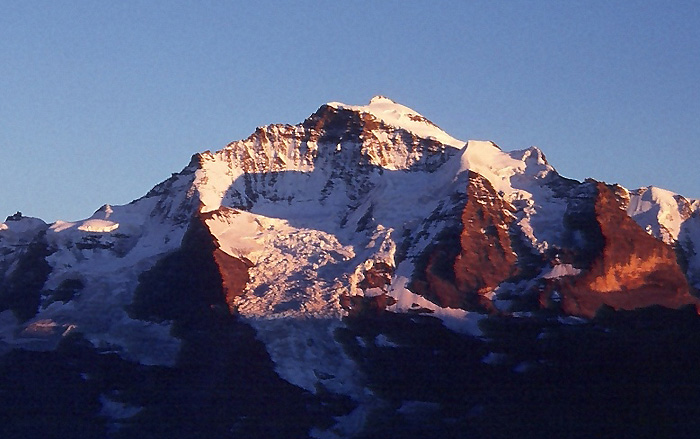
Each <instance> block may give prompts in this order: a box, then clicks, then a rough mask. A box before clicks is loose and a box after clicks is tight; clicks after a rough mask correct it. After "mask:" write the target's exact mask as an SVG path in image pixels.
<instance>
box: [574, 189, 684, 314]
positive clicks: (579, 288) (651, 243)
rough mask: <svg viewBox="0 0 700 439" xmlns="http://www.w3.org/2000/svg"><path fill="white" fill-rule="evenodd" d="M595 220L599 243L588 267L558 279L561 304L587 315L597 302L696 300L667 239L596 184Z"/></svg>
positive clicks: (625, 304)
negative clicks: (642, 224) (653, 233)
mask: <svg viewBox="0 0 700 439" xmlns="http://www.w3.org/2000/svg"><path fill="white" fill-rule="evenodd" d="M596 189H597V195H596V197H595V200H594V204H595V205H594V211H595V222H591V224H595V225H597V227H599V228H600V233H601V234H602V238H603V246H602V249H601V251H600V253H599V254H598V255H596V256H594V257H593V259H592V261H591V263H590V267H589V269H588V270H584V271H583V273H582V274H581V275H580V276H577V277H575V278H573V279H569V280H565V281H562V283H561V285H560V288H561V293H562V309H563V311H564V312H566V313H567V314H574V315H581V316H585V317H592V316H593V315H594V314H595V312H596V311H597V310H598V309H599V308H600V307H601V306H602V305H608V306H611V307H613V308H615V309H628V310H629V309H635V308H642V307H646V306H651V305H661V306H664V307H668V308H679V307H681V306H683V305H686V304H697V303H698V300H697V299H696V298H695V297H693V296H692V295H691V294H690V287H689V285H688V282H687V280H686V278H685V275H684V274H683V270H682V269H681V267H680V266H679V264H678V262H677V259H676V254H675V252H674V250H673V248H671V247H670V246H669V245H667V244H665V243H663V242H662V241H660V240H658V239H656V238H654V237H653V236H651V235H649V234H647V233H646V232H645V231H644V230H643V229H642V228H641V227H640V226H639V225H638V224H637V223H635V222H634V220H632V219H631V218H630V217H629V216H628V215H627V214H626V213H625V212H624V211H623V210H622V209H621V208H620V204H619V202H618V200H617V199H616V197H615V194H614V193H613V191H612V190H611V189H610V188H609V187H607V186H606V185H604V184H603V183H597V185H596Z"/></svg>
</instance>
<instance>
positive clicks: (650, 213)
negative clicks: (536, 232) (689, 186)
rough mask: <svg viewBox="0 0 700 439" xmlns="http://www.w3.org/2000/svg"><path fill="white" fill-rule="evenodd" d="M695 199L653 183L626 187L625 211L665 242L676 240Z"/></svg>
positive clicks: (695, 208)
mask: <svg viewBox="0 0 700 439" xmlns="http://www.w3.org/2000/svg"><path fill="white" fill-rule="evenodd" d="M695 210H697V202H694V201H693V200H688V199H687V198H685V197H683V196H681V195H678V194H676V193H673V192H671V191H668V190H665V189H661V188H658V187H654V186H649V187H643V188H639V189H636V190H634V191H630V193H629V204H628V206H627V214H628V215H629V216H631V217H632V218H633V219H634V220H635V221H636V222H637V223H638V224H639V225H640V226H642V227H643V228H644V229H645V230H646V231H647V232H648V233H650V234H652V235H654V236H656V237H657V238H659V239H661V240H663V241H664V242H666V243H671V242H673V241H676V240H677V239H678V237H679V235H680V233H681V227H682V225H683V223H684V222H685V221H686V220H687V219H688V218H690V216H691V215H692V213H693V211H695Z"/></svg>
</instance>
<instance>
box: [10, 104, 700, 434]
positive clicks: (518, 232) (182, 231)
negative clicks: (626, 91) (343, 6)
mask: <svg viewBox="0 0 700 439" xmlns="http://www.w3.org/2000/svg"><path fill="white" fill-rule="evenodd" d="M699 248H700V202H699V201H696V200H689V199H686V198H684V197H682V196H680V195H677V194H673V193H670V192H668V191H664V190H661V189H658V188H644V189H639V190H635V191H628V190H626V189H624V188H622V187H620V186H609V185H606V184H604V183H601V182H596V181H593V180H589V181H585V182H578V181H575V180H570V179H567V178H564V177H562V176H560V175H559V174H558V173H557V172H556V170H555V169H554V168H553V167H552V166H551V165H550V164H549V163H548V162H547V160H546V159H545V157H544V154H543V153H542V152H541V151H540V150H539V149H537V148H535V147H531V148H528V149H524V150H518V151H512V152H505V151H503V150H502V149H501V148H499V147H498V146H496V145H495V144H494V143H492V142H484V141H469V142H462V141H459V140H457V139H455V138H453V137H451V136H449V135H448V134H447V133H445V132H443V131H442V130H441V129H440V128H438V127H437V126H436V125H435V124H433V123H432V122H430V121H429V120H428V119H426V118H424V117H423V116H421V115H419V114H418V113H416V112H415V111H413V110H411V109H410V108H407V107H405V106H402V105H400V104H397V103H395V102H393V101H391V100H389V99H387V98H384V97H377V98H374V99H373V100H372V101H371V102H370V103H369V104H368V105H365V106H349V105H345V104H340V103H329V104H326V105H323V106H321V107H320V108H319V109H318V111H316V112H315V113H313V114H312V115H311V116H310V117H309V118H308V119H306V120H305V121H304V122H302V123H300V124H297V125H293V126H292V125H269V126H264V127H260V128H258V129H257V130H256V131H255V132H254V133H253V134H252V135H251V136H250V137H248V138H247V139H244V140H240V141H236V142H232V143H230V144H229V145H227V146H225V147H224V148H223V149H221V150H219V151H215V152H210V151H207V152H203V153H200V154H195V155H194V156H193V157H192V160H191V162H190V163H189V164H188V165H187V166H186V167H185V168H184V169H183V170H182V171H181V172H179V173H175V174H173V175H172V176H171V177H170V178H169V179H167V180H165V181H164V182H162V183H161V184H159V185H157V186H156V187H154V188H153V189H152V190H151V191H149V192H148V194H146V195H145V196H144V197H142V198H140V199H138V200H135V201H133V202H132V203H129V204H127V205H124V206H110V205H104V206H102V207H101V208H100V209H98V210H97V211H96V212H95V213H94V214H93V215H92V216H91V217H89V218H87V219H85V220H81V221H75V222H65V221H58V222H56V223H54V224H51V225H48V224H45V223H44V222H43V221H41V220H36V219H30V218H24V217H22V216H21V215H15V216H13V217H11V218H8V220H7V221H6V222H5V223H2V224H0V354H7V355H9V356H8V357H7V358H18V359H19V360H18V361H20V362H22V364H24V363H27V364H29V363H31V362H32V361H34V359H36V358H44V359H46V361H51V362H52V364H54V363H55V364H63V363H64V362H66V361H68V360H66V358H69V357H70V356H71V355H73V354H72V353H74V350H77V351H79V352H80V358H84V359H85V360H84V361H82V362H81V361H79V362H73V363H71V364H70V367H68V368H67V369H66V370H65V371H64V372H65V373H64V375H65V376H67V377H70V379H71V380H73V381H75V382H78V380H80V377H81V376H82V375H81V374H83V373H84V374H85V376H88V375H89V374H88V373H87V372H84V371H81V370H82V369H85V370H90V371H91V373H93V372H92V371H93V369H92V368H89V367H88V366H89V364H90V363H91V362H93V360H94V359H95V358H100V359H104V358H110V359H109V360H100V361H99V362H100V364H102V363H101V362H102V361H105V362H108V363H109V365H107V366H105V370H108V371H109V373H108V375H109V376H107V377H104V376H101V377H98V378H94V379H93V378H89V377H88V378H84V381H85V382H80V383H78V384H75V386H77V387H75V386H74V387H75V389H83V388H85V389H89V390H90V392H92V393H90V397H89V398H88V402H86V403H89V404H93V405H96V404H101V406H102V407H103V412H99V413H102V414H100V415H99V416H101V418H100V419H101V420H102V421H101V422H102V423H101V424H99V425H100V427H99V428H101V429H103V430H104V431H107V430H109V429H110V428H109V425H110V424H109V422H113V423H116V424H115V425H116V426H117V427H118V428H116V429H112V430H114V431H118V430H119V429H120V428H123V429H122V430H120V431H122V432H124V433H123V434H122V435H123V436H124V437H127V436H129V434H131V433H133V432H136V431H140V430H141V427H142V426H146V427H147V429H146V430H147V431H148V432H149V433H148V434H149V435H147V436H144V437H164V436H168V435H170V436H172V435H171V434H170V433H172V431H176V430H178V429H179V427H183V428H184V429H185V430H186V426H187V425H190V427H191V428H192V430H191V434H189V435H186V437H204V436H208V437H236V436H245V435H248V436H251V437H252V436H254V435H255V434H256V432H257V433H260V432H264V434H263V436H266V437H285V432H284V429H283V427H280V426H283V425H289V426H293V430H294V431H293V435H294V436H295V437H304V436H305V435H307V436H313V437H353V436H359V437H378V436H387V435H391V434H389V433H388V432H397V431H403V430H401V428H405V426H406V425H413V424H411V422H415V420H416V419H424V420H426V421H425V425H433V424H432V423H431V422H432V421H436V423H435V424H434V425H439V426H440V428H441V429H443V430H449V429H450V428H452V429H455V430H454V435H452V437H464V435H465V434H464V432H465V431H466V430H468V429H469V428H473V426H474V425H478V423H476V424H475V423H474V422H473V421H474V418H471V417H464V416H466V415H463V414H464V413H480V410H481V408H479V407H482V402H481V399H479V398H486V399H485V400H489V398H491V396H489V394H488V392H489V391H488V389H486V387H488V386H483V385H481V387H479V386H480V384H478V383H480V382H482V381H480V379H482V378H483V379H484V380H485V381H483V382H489V383H490V384H489V385H500V386H501V387H499V389H501V390H504V389H505V390H507V389H511V391H512V389H514V388H517V386H515V384H513V383H516V384H517V383H518V382H520V381H519V378H517V377H514V375H513V374H519V373H524V371H528V370H530V369H531V368H534V369H537V368H540V367H546V366H543V365H547V364H551V363H549V361H550V360H551V358H539V357H537V355H538V354H536V353H524V352H522V350H521V349H522V348H521V346H528V347H531V348H532V349H533V352H534V351H536V352H547V353H548V355H549V354H551V355H552V357H554V358H559V357H558V356H559V355H562V356H564V357H566V355H564V354H561V352H560V351H559V350H557V349H558V348H556V349H555V348H552V347H551V346H548V345H547V346H543V345H540V343H545V341H546V340H548V339H549V338H548V337H549V333H548V331H549V330H550V329H552V328H559V327H560V326H562V325H566V324H567V323H562V322H568V321H570V320H567V319H569V318H570V316H577V317H585V318H587V319H593V318H596V319H598V321H605V322H608V323H609V320H606V319H608V318H609V317H610V316H611V315H612V316H617V315H623V316H627V315H628V314H616V311H620V312H622V310H635V309H638V308H647V307H654V306H662V307H667V308H672V309H678V308H683V307H684V305H691V306H695V305H697V304H698V299H697V298H696V297H695V293H696V290H697V288H698V287H700V255H699V254H698V252H697V250H696V249H699ZM611 308H612V310H611ZM601 309H602V310H603V311H602V314H603V315H602V316H600V315H598V316H597V313H598V314H600V311H601ZM652 309H653V311H649V312H647V314H648V315H657V314H658V315H661V316H664V318H669V317H668V316H681V318H682V319H687V320H688V321H689V322H686V323H688V324H687V325H686V326H687V327H694V322H693V315H694V314H693V311H692V310H690V309H683V310H681V311H677V312H676V311H673V312H672V311H668V310H663V311H659V310H658V309H657V308H652ZM521 311H526V313H521ZM625 312H626V311H625ZM636 312H637V311H635V313H636ZM640 312H642V313H644V312H646V311H640ZM647 314H644V315H647ZM523 315H527V316H529V317H527V318H523V317H522V316H523ZM634 315H636V314H632V316H633V317H631V318H630V321H632V322H634ZM625 318H626V317H625ZM521 319H524V320H521ZM601 319H602V320H601ZM573 320H574V321H576V322H579V323H580V320H577V319H573ZM581 324H583V323H581ZM606 324H607V323H606ZM513 328H515V329H513ZM511 329H513V331H511ZM589 329H590V330H589ZM557 330H559V329H557ZM485 331H486V332H489V335H488V336H487V337H475V336H482V335H484V332H485ZM563 331H564V332H563V333H564V334H568V332H566V329H565V330H563ZM510 332H513V333H514V334H515V335H513V334H510ZM580 332H581V333H582V334H584V336H585V337H588V338H587V339H588V340H593V342H592V343H591V344H592V345H595V344H596V343H595V341H596V337H599V335H600V334H598V333H597V332H596V329H595V327H592V328H589V327H586V328H585V329H581V330H580ZM631 332H634V331H631ZM504 333H508V334H509V335H508V337H506V339H503V337H504ZM490 337H492V338H493V340H496V341H488V340H487V339H489V338H490ZM509 337H514V338H512V339H511V338H509ZM567 340H568V339H567ZM567 340H565V341H566V343H565V344H566V345H567V346H568V345H569V344H570V343H569V342H568V341H567ZM689 345H693V343H690V344H689ZM22 349H30V350H32V352H40V353H42V354H41V355H40V354H37V355H36V356H35V355H33V354H27V355H25V354H17V352H20V351H21V352H24V351H22ZM66 349H67V351H66ZM550 349H553V350H550ZM46 352H56V354H46V355H44V354H43V353H46ZM102 355H109V357H104V356H102ZM579 355H580V353H579ZM577 358H579V357H577ZM482 359H483V360H482ZM249 360H250V361H249ZM10 363H11V362H9V360H8V361H4V362H3V361H0V366H2V367H4V368H5V369H8V368H11V364H10ZM112 368H113V369H114V370H112ZM3 370H4V369H3ZM32 370H33V369H32ZM494 370H497V371H499V373H501V372H502V373H504V374H506V376H508V377H509V379H510V380H512V381H510V382H506V381H504V382H500V378H499V376H498V375H497V374H495V373H494ZM120 371H121V372H120ZM32 373H34V372H32ZM37 373H38V372H37ZM95 373H96V372H95ZM120 373H124V374H126V375H128V376H134V377H142V378H138V379H140V380H141V381H148V380H147V379H146V378H143V377H144V376H145V377H152V378H153V379H155V380H156V381H157V382H158V383H160V384H162V388H163V389H166V390H165V395H166V397H167V398H172V399H173V402H172V404H170V402H163V401H154V399H153V398H150V399H149V398H147V397H145V396H143V393H144V392H140V391H138V389H134V388H133V387H132V386H131V385H126V384H124V383H123V378H119V377H120V376H121V375H120ZM110 374H113V375H110ZM545 376H546V374H544V373H543V375H542V377H545ZM472 377H480V378H472ZM542 380H543V381H546V380H544V378H542ZM29 381H31V380H29ZM180 381H183V382H185V383H187V384H180ZM420 381H423V382H428V383H437V384H436V386H437V387H435V388H430V389H428V388H426V387H425V386H423V387H421V385H417V384H415V382H420ZM71 382H72V381H71ZM256 383H259V384H260V387H259V388H256V385H257V384H256ZM455 383H466V384H464V385H462V384H455ZM504 383H505V384H504ZM160 384H159V385H160ZM511 384H512V386H511ZM183 386H184V387H183ZM509 386H510V387H509ZM119 389H128V390H129V391H128V392H124V393H126V395H123V394H121V393H119ZM505 390H504V391H505ZM75 391H76V392H77V391H78V390H75ZM256 392H257V393H256ZM276 392H279V395H280V397H279V401H278V403H279V404H278V407H277V408H276V409H275V410H270V411H274V412H275V413H278V414H277V415H270V414H269V413H266V412H265V410H264V408H261V407H264V406H267V405H270V406H273V405H274V404H275V401H276V397H275V396H276ZM145 393H147V392H145ZM516 393H517V392H516ZM234 394H235V396H232V395H234ZM183 395H184V396H183ZM471 395H479V397H478V398H477V397H473V396H471ZM530 397H532V398H533V400H534V399H536V396H535V393H532V395H530ZM184 400H187V402H183V401H184ZM181 403H182V404H181ZM210 403H211V404H213V405H217V404H219V406H220V407H221V410H218V411H214V412H211V413H210V414H211V416H210V417H209V418H207V422H197V421H192V420H189V419H187V413H185V412H186V411H188V410H189V411H194V410H195V409H194V408H193V407H195V406H197V405H198V404H201V405H206V404H210ZM119 404H121V405H119ZM490 404H491V405H490V407H491V408H492V409H493V410H494V413H496V412H499V410H501V409H502V408H503V407H502V402H501V403H499V402H498V400H497V398H495V399H494V398H491V399H490ZM592 405H593V404H592ZM175 406H181V407H187V410H185V411H183V410H184V409H177V410H176V412H177V417H178V421H177V422H176V423H173V424H172V425H177V426H179V427H177V428H175V427H173V429H170V430H169V429H168V428H166V427H163V425H168V423H167V422H166V423H161V417H162V416H164V415H163V413H167V412H169V411H172V409H173V407H175ZM23 407H25V408H27V410H30V408H31V404H29V403H28V404H26V405H25V406H23ZM449 407H452V409H450V408H449ZM141 409H143V413H142V414H140V415H137V414H136V413H141V412H140V410H141ZM485 410H488V409H485ZM576 412H577V410H576V407H573V408H571V410H570V411H569V412H567V413H576ZM27 413H29V411H28V412H27ZM76 413H78V412H76ZM80 413H82V412H80ZM85 413H89V414H90V416H92V415H95V413H98V410H97V409H96V408H95V407H91V408H90V409H89V410H86V411H85ZM385 413H390V414H389V415H388V417H386V418H383V416H384V415H383V414H385ZM460 413H461V414H460ZM529 413H530V412H529ZM532 414H533V416H534V415H536V413H534V411H533V413H532ZM86 416H87V415H86ZM95 416H98V415H95ZM119 416H122V417H121V418H119ZM469 416H472V415H469ZM474 416H475V417H477V418H478V415H476V414H475V415H474ZM266 417H272V418H274V422H269V424H268V423H267V422H266ZM272 418H271V419H272ZM106 419H111V421H105V420H106ZM251 419H252V420H251ZM454 419H459V423H457V424H455V423H454V422H453V420H454ZM489 419H490V418H489ZM410 420H413V421H410ZM209 421H211V423H210V422H209ZM409 421H410V422H409ZM407 422H408V424H407ZM523 422H524V423H526V422H525V420H523ZM190 423H191V424H190ZM543 423H546V422H544V421H542V422H539V424H543ZM192 425H194V426H195V427H192ZM207 425H210V426H212V427H207ZM582 425H584V426H585V425H589V424H586V423H585V422H582ZM213 426H216V428H214V427H213ZM379 426H381V428H379ZM397 426H402V427H401V428H399V429H398V430H397V428H396V427H397ZM455 426H457V427H455ZM64 427H65V426H64ZM370 427H371V428H376V430H374V431H366V430H365V429H366V428H370ZM414 427H415V429H414V430H411V431H409V430H406V434H405V437H419V436H421V437H422V436H425V437H450V435H447V436H445V435H444V434H443V433H444V431H440V432H436V431H431V430H430V429H429V428H428V429H425V428H423V427H420V428H419V427H417V426H415V425H414V426H412V427H411V428H414ZM1 428H2V427H1V426H0V429H1ZM18 428H19V427H18ZM289 428H292V427H289ZM465 429H466V430H465ZM146 430H143V431H146ZM13 431H14V430H13ZM18 431H20V432H21V433H20V434H19V437H22V433H27V431H24V430H22V428H19V430H18ZM166 431H167V433H168V434H166ZM481 433H484V432H481ZM560 433H561V432H560ZM593 433H595V432H593ZM479 435H480V434H475V436H479ZM25 436H26V434H25ZM112 436H114V437H119V434H114V435H112ZM399 436H400V435H399ZM467 436H468V435H467ZM483 436H485V437H486V436H489V434H486V433H484V434H483ZM559 436H565V434H559ZM593 436H596V434H593Z"/></svg>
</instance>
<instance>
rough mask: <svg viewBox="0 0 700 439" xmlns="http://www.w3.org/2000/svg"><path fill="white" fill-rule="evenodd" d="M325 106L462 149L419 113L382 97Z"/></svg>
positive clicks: (459, 144) (455, 140)
mask: <svg viewBox="0 0 700 439" xmlns="http://www.w3.org/2000/svg"><path fill="white" fill-rule="evenodd" d="M327 105H328V106H329V107H333V108H337V109H345V110H352V111H356V112H359V113H363V114H369V115H371V116H372V117H374V118H375V119H376V120H378V121H381V122H383V123H385V124H386V125H390V126H393V127H397V128H401V129H404V130H406V131H409V132H411V133H414V134H415V135H417V136H419V137H423V138H433V139H435V140H437V141H438V142H440V143H442V144H445V145H449V146H454V147H455V148H462V147H463V146H464V143H465V142H464V141H462V140H458V139H455V138H454V137H452V136H450V135H449V134H447V133H446V132H444V131H443V130H442V129H440V128H439V127H438V126H437V125H435V124H434V123H433V122H431V121H430V120H428V119H427V118H425V117H424V116H423V115H421V114H420V113H418V112H416V111H414V110H412V109H411V108H408V107H406V106H404V105H401V104H398V103H396V102H394V101H392V100H391V99H389V98H387V97H384V96H375V97H373V98H372V99H371V100H370V101H369V104H367V105H346V104H343V103H341V102H329V103H328V104H327Z"/></svg>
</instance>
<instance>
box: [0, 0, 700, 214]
mask: <svg viewBox="0 0 700 439" xmlns="http://www.w3.org/2000/svg"><path fill="white" fill-rule="evenodd" d="M699 73H700V2H696V1H683V0H679V1H674V2H672V3H670V2H663V1H625V2H603V1H598V0H595V1H567V2H549V1H503V2H491V3H488V4H482V3H477V2H456V1H454V2H449V1H446V2H430V3H428V2H418V1H402V2H399V1H386V2H368V1H357V2H337V3H335V2H322V1H299V2H294V3H289V4H286V3H284V4H281V3H278V2H268V1H261V2H257V3H256V4H255V5H242V4H238V3H237V2H227V1H206V2H198V3H194V2H184V1H162V0H157V1H156V0H154V1H148V2H146V1H132V0H127V1H122V2H90V1H65V2H39V1H27V2H12V1H0V78H2V84H3V85H2V87H1V90H2V93H1V96H0V152H1V154H2V163H1V166H0V187H1V188H2V190H1V191H0V221H2V220H4V218H5V217H6V216H8V215H11V214H12V213H14V212H15V211H18V210H19V211H22V212H23V213H24V214H25V215H30V216H37V217H40V218H42V219H44V220H45V221H48V222H52V221H55V220H57V219H63V220H78V219H82V218H86V217H89V216H90V215H91V214H92V213H93V212H94V211H95V210H96V209H98V208H99V207H100V206H101V205H103V204H105V203H109V204H124V203H128V202H129V201H131V200H133V199H135V198H138V197H140V196H142V195H144V194H145V193H146V192H147V191H148V190H149V189H150V188H152V187H153V186H155V185H156V184H157V183H158V182H160V181H162V180H164V179H165V178H167V177H168V176H169V175H170V174H171V173H173V172H178V171H180V170H181V169H182V168H183V167H184V166H186V165H187V163H188V161H189V158H190V156H191V155H192V154H194V153H196V152H200V151H204V150H207V149H209V150H218V149H221V148H223V147H224V146H225V145H226V144H228V143H229V142H231V141H234V140H238V139H243V138H245V137H247V136H248V135H250V134H251V133H252V132H253V131H254V130H255V127H256V126H260V125H267V124H273V123H291V124H296V123H299V122H301V121H303V120H304V119H305V118H306V117H308V116H309V115H310V114H311V113H313V112H314V111H315V110H316V109H317V108H318V107H319V106H320V105H322V104H323V103H326V102H331V101H339V102H343V103H346V104H349V105H365V104H366V103H367V102H368V101H369V99H370V98H371V97H372V96H374V95H385V96H387V97H389V98H391V99H393V100H395V101H396V102H398V103H400V104H403V105H406V106H408V107H410V108H412V109H414V110H416V111H417V112H419V113H421V114H422V115H424V116H425V117H427V118H428V119H430V120H432V121H433V122H435V123H436V124H437V125H438V126H440V127H441V128H442V129H443V130H444V131H445V132H447V133H448V134H450V135H451V136H454V137H456V138H458V139H465V140H467V139H481V140H493V141H494V142H495V143H497V144H498V145H500V146H501V147H502V148H503V149H504V150H506V151H510V150H515V149H524V148H527V147H529V146H531V145H536V146H538V147H540V148H541V149H542V150H543V152H544V153H545V154H546V156H547V158H548V160H549V162H550V163H551V164H552V166H554V167H555V168H556V169H557V170H558V171H559V172H560V173H561V174H562V175H564V176H566V177H571V178H576V179H579V180H581V179H584V178H587V177H592V178H596V179H599V180H603V181H606V182H609V183H620V184H622V185H623V186H625V187H627V188H629V189H634V188H636V187H640V186H647V185H655V186H659V187H662V188H665V189H669V190H671V191H674V192H678V193H680V194H682V195H685V196H687V197H691V198H700V186H699V185H698V183H700V179H698V177H697V171H696V168H697V164H698V163H700V148H698V147H699V146H700V145H699V144H698V143H699V142H698V139H700V85H699V82H700V81H698V78H699V77H700V74H699Z"/></svg>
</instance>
